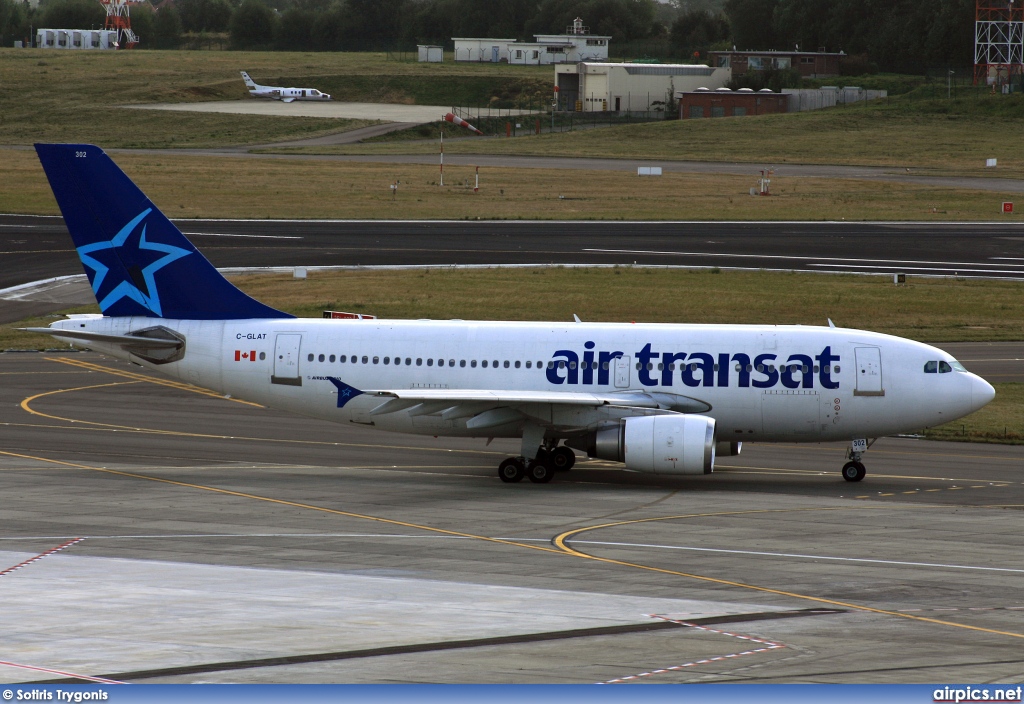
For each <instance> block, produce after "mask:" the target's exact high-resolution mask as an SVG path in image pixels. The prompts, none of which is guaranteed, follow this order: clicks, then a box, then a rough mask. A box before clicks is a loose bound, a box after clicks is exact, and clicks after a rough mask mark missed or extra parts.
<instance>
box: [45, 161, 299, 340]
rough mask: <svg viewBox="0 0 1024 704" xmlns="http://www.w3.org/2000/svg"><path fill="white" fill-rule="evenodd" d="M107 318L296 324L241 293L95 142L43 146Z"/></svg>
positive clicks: (73, 236) (47, 169)
mask: <svg viewBox="0 0 1024 704" xmlns="http://www.w3.org/2000/svg"><path fill="white" fill-rule="evenodd" d="M36 153H37V154H38V155H39V161H40V162H42V165H43V170H44V171H45V172H46V177H47V179H49V181H50V188H52V189H53V195H54V197H55V198H56V199H57V205H59V206H60V211H61V213H62V214H63V215H64V222H65V223H66V224H67V228H68V231H69V232H70V233H71V239H72V240H73V241H74V243H75V248H76V249H77V251H78V257H79V259H81V261H82V266H83V267H84V269H85V273H86V275H87V276H88V277H89V283H90V284H91V285H92V290H93V293H94V294H95V295H96V301H97V302H98V303H99V305H100V310H102V311H103V314H104V315H110V316H128V315H138V316H146V317H151V318H178V319H187V320H234V319H243V318H291V317H293V316H291V315H288V314H286V313H282V312H280V311H277V310H274V309H273V308H270V307H269V306H266V305H264V304H262V303H260V302H259V301H256V300H254V299H252V298H250V297H249V296H248V295H246V294H245V293H243V292H242V291H240V290H239V289H237V288H235V286H234V285H232V284H231V283H230V282H229V281H228V280H227V279H225V278H224V277H223V276H221V274H220V272H219V271H217V270H216V269H215V268H214V267H213V265H212V264H210V262H209V261H208V260H207V259H206V257H204V256H203V255H202V254H200V253H199V251H198V250H197V249H196V248H195V247H194V246H193V245H192V243H191V242H189V241H188V239H186V237H185V235H183V234H182V233H181V231H180V230H179V229H178V228H177V227H175V226H174V224H173V223H172V222H171V221H170V220H168V219H167V217H166V216H165V215H164V214H163V213H161V212H160V210H158V209H157V207H156V206H155V205H153V203H152V201H150V200H149V198H147V197H146V195H145V194H144V193H143V192H142V191H141V190H140V189H139V187H138V186H136V185H135V184H134V183H133V182H132V180H131V179H130V178H128V176H127V175H125V173H124V172H123V171H121V169H119V168H118V167H117V164H115V163H114V162H113V160H112V159H111V158H110V157H109V156H107V154H106V153H105V152H104V151H103V150H102V149H100V148H99V147H96V146H93V145H91V144H37V145H36Z"/></svg>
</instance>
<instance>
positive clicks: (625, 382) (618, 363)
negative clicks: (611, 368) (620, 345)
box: [615, 355, 630, 389]
mask: <svg viewBox="0 0 1024 704" xmlns="http://www.w3.org/2000/svg"><path fill="white" fill-rule="evenodd" d="M629 360H630V357H629V355H625V356H623V357H616V358H615V388H617V389H628V388H629Z"/></svg>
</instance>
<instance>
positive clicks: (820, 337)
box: [32, 144, 995, 483]
mask: <svg viewBox="0 0 1024 704" xmlns="http://www.w3.org/2000/svg"><path fill="white" fill-rule="evenodd" d="M36 150H37V152H38V154H39V158H40V160H41V161H42V164H43V168H44V169H45V171H46V175H47V177H48V178H49V180H50V185H51V187H52V188H53V193H54V195H55V196H56V198H57V202H58V204H59V205H60V209H61V212H62V213H63V214H64V220H65V222H66V223H67V227H68V230H69V231H70V233H71V237H72V239H73V240H74V243H75V247H76V248H77V251H78V255H79V257H80V258H81V260H82V264H83V265H84V268H85V272H86V274H87V275H88V277H89V281H90V283H91V284H92V289H93V292H94V293H95V295H96V300H97V301H98V302H99V306H100V309H101V310H102V311H103V313H102V315H99V314H95V315H75V316H71V317H69V319H67V320H60V321H57V322H54V323H53V324H51V326H50V327H48V328H39V329H36V328H33V329H32V330H34V331H37V332H45V333H49V334H51V335H53V336H55V337H56V338H57V339H59V340H62V341H64V342H67V343H70V344H73V345H79V346H86V347H89V348H91V349H94V350H96V351H99V352H103V353H105V354H109V355H112V356H114V357H118V358H121V359H125V360H129V361H132V362H135V363H138V364H141V365H142V366H144V367H147V368H149V369H152V370H154V371H160V372H163V373H164V374H168V375H170V376H172V377H176V378H178V379H182V380H184V381H188V382H193V383H196V384H200V385H202V386H205V387H207V388H210V389H215V390H216V391H218V392H219V393H223V394H230V395H231V396H233V397H236V398H242V399H248V400H250V401H254V402H257V403H261V404H264V405H266V406H270V407H274V408H280V409H284V410H287V411H293V412H295V413H300V414H304V415H307V416H312V417H315V418H322V419H325V420H330V421H334V422H338V423H347V424H354V425H359V426H362V427H365V428H366V429H367V430H370V429H377V430H391V431H397V432H403V433H420V434H424V435H435V436H439V435H444V436H458V437H477V438H497V437H501V438H521V439H522V446H521V450H520V452H519V454H517V455H516V456H515V457H509V458H508V459H506V460H505V461H504V462H502V463H501V465H500V466H499V468H498V476H499V477H500V478H501V479H502V480H503V481H505V482H516V481H520V480H521V479H523V478H524V477H527V478H529V479H530V481H532V482H535V483H543V482H547V481H550V480H551V478H552V477H553V476H554V474H555V472H556V471H557V470H565V469H569V468H571V467H572V465H573V462H574V461H575V453H574V452H573V450H572V449H571V448H575V449H577V450H581V451H584V452H586V453H587V454H588V455H589V456H590V457H596V458H601V459H605V460H611V461H615V462H622V463H624V465H625V467H626V468H628V469H632V470H636V471H640V472H652V473H655V474H667V475H700V474H708V473H710V472H711V471H712V470H713V469H714V465H715V456H716V453H718V454H719V455H721V454H728V455H733V454H737V453H739V451H740V446H741V443H742V442H743V441H749V440H757V441H768V442H772V441H785V442H823V441H845V442H848V443H850V446H849V450H848V452H847V459H848V461H847V462H846V464H845V465H844V466H843V468H842V476H843V478H844V479H846V480H847V481H851V482H856V481H860V480H861V479H863V478H864V475H865V469H864V465H863V464H862V463H861V455H862V454H863V453H864V452H865V451H866V450H867V448H868V446H869V444H870V439H871V438H877V437H879V436H883V435H890V434H894V433H905V432H912V431H916V430H920V429H922V428H925V427H929V426H934V425H939V424H941V423H946V422H949V421H951V420H954V419H956V418H960V417H961V416H964V415H967V414H968V413H971V412H973V411H976V410H978V409H979V408H981V407H982V406H984V405H985V404H987V403H988V402H989V401H991V400H992V399H993V397H994V396H995V391H994V390H993V388H992V387H991V386H990V385H989V384H988V383H986V382H985V381H984V380H983V379H981V378H980V377H978V376H976V375H974V374H972V373H970V372H968V371H967V370H966V369H964V367H963V366H961V365H960V364H959V363H958V362H957V361H956V360H955V359H953V357H951V356H950V355H949V354H947V353H945V352H943V351H942V350H940V349H937V348H935V347H931V346H929V345H925V344H921V343H919V342H914V341H912V340H906V339H902V338H899V337H893V336H891V335H882V334H879V333H874V332H866V331H863V330H850V329H844V328H836V327H832V326H831V325H830V326H829V327H815V326H800V325H795V326H794V325H666V324H659V325H652V324H646V325H643V324H620V323H582V322H578V321H577V322H575V323H522V322H484V321H480V322H473V321H461V320H436V321H431V320H352V319H349V320H338V319H335V320H326V319H308V318H295V317H292V316H290V315H288V314H285V313H281V312H279V311H276V310H274V309H272V308H269V307H268V306H266V305H264V304H262V303H259V302H257V301H255V300H253V299H252V298H250V297H249V296H247V295H246V294H244V293H242V292H241V291H240V290H238V289H237V288H235V287H234V286H233V285H232V284H230V283H229V282H228V281H227V280H226V279H224V277H222V276H221V275H220V273H218V272H217V270H216V269H214V267H213V266H212V265H211V264H210V263H209V262H208V261H207V260H206V259H205V258H204V257H203V255H202V254H200V253H199V252H198V251H197V250H196V248H195V247H194V246H192V243H191V242H189V241H188V240H187V239H186V238H185V237H184V236H183V235H182V233H181V232H180V231H179V230H178V228H176V227H175V226H174V225H173V224H172V223H171V222H170V221H169V220H168V219H167V218H166V217H165V216H164V215H163V214H162V213H161V212H160V211H159V210H158V209H157V208H156V206H155V205H153V203H152V202H151V201H150V200H149V199H148V198H147V197H146V196H145V195H144V194H143V193H142V191H140V190H139V189H138V187H136V186H135V184H134V183H132V182H131V180H129V178H128V177H127V176H125V174H124V173H123V172H122V171H121V170H120V169H119V168H118V167H117V166H116V165H115V164H114V162H113V161H112V160H111V159H110V158H109V157H108V156H107V155H106V154H105V153H104V152H103V151H102V150H101V149H99V148H98V147H94V146H91V145H74V144H38V145H36ZM560 443H564V444H560Z"/></svg>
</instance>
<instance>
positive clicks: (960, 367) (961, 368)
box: [949, 359, 967, 372]
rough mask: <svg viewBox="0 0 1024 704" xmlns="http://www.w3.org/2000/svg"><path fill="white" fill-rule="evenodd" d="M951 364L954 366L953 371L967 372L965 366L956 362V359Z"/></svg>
mask: <svg viewBox="0 0 1024 704" xmlns="http://www.w3.org/2000/svg"><path fill="white" fill-rule="evenodd" d="M949 363H950V364H951V365H952V366H953V369H954V370H955V371H958V372H965V371H967V368H966V367H964V365H962V364H960V362H958V361H956V360H955V359H951V360H950V361H949Z"/></svg>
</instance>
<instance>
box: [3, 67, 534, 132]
mask: <svg viewBox="0 0 1024 704" xmlns="http://www.w3.org/2000/svg"><path fill="white" fill-rule="evenodd" d="M241 70H246V71H248V72H249V73H250V74H251V75H252V76H253V78H255V79H256V80H257V81H260V82H264V83H266V84H268V85H280V84H288V85H300V86H304V85H311V86H313V87H319V88H321V89H323V90H326V91H328V92H331V93H333V94H335V95H337V96H338V97H339V98H341V99H342V100H351V101H359V102H396V103H419V104H429V105H438V104H439V105H452V104H473V105H480V104H488V103H490V102H491V101H492V100H494V99H496V100H497V101H498V102H501V103H502V104H505V103H507V102H509V101H515V100H517V99H520V98H523V99H527V98H528V96H535V95H537V94H539V93H538V92H539V91H540V87H541V86H547V85H549V84H550V80H551V77H550V74H551V71H550V70H549V69H545V70H544V71H539V70H538V69H537V67H524V66H515V67H510V66H508V65H506V64H468V63H464V64H463V63H460V64H454V63H446V64H420V63H416V62H414V61H412V62H410V61H389V60H388V59H387V56H386V55H385V54H370V53H366V54H359V53H338V52H322V53H315V54H313V53H289V52H240V51H238V52H236V51H130V52H122V51H119V52H113V51H109V52H107V51H54V50H46V49H0V144H31V143H33V142H37V141H65V142H77V141H82V142H93V143H97V144H100V145H101V146H103V147H108V148H109V147H148V148H161V147H163V148H167V147H216V146H229V145H244V144H264V143H269V142H273V141H281V140H288V139H297V138H303V137H313V136H319V135H322V134H327V133H333V132H341V131H345V130H349V129H355V128H356V127H361V126H363V125H364V124H367V123H365V122H360V121H355V120H338V119H317V118H302V117H269V116H256V115H220V114H210V113H187V112H173V113H167V112H156V111H154V112H150V111H145V110H125V109H124V108H121V107H118V106H120V105H129V104H133V105H137V104H142V103H182V102H200V101H207V100H251V98H249V96H248V94H247V92H246V91H245V87H244V85H243V83H242V79H241V77H240V76H239V71H241ZM29 95H31V96H32V98H31V100H26V99H25V97H26V96H29Z"/></svg>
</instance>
